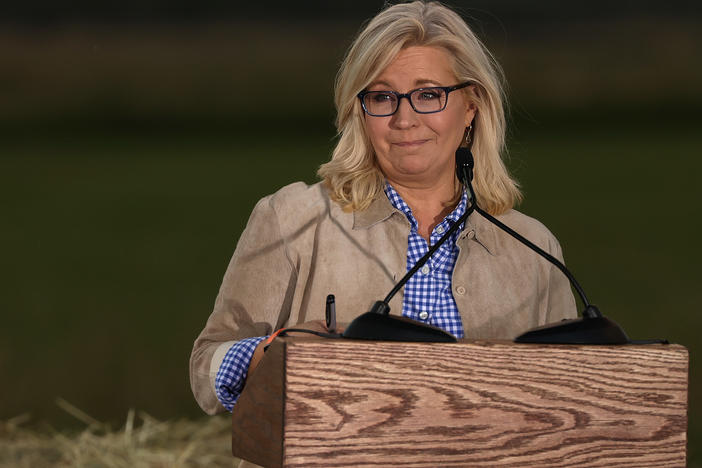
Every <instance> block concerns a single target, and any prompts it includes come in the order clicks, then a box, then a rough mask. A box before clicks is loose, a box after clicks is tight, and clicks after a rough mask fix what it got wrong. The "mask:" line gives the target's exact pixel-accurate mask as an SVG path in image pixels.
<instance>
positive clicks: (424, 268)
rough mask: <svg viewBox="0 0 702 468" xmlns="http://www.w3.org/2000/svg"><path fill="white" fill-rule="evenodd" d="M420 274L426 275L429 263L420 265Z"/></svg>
mask: <svg viewBox="0 0 702 468" xmlns="http://www.w3.org/2000/svg"><path fill="white" fill-rule="evenodd" d="M422 274H423V275H428V274H429V265H424V266H423V267H422Z"/></svg>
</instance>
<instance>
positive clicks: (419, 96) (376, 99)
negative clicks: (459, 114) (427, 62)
mask: <svg viewBox="0 0 702 468" xmlns="http://www.w3.org/2000/svg"><path fill="white" fill-rule="evenodd" d="M409 100H410V104H411V105H412V108H413V109H414V110H415V111H417V112H421V113H431V112H439V111H440V110H443V108H444V106H446V91H445V90H444V89H443V88H423V89H416V90H414V91H412V92H411V93H410V95H409ZM363 104H364V106H365V108H366V110H367V111H368V112H369V113H370V114H373V115H377V116H384V115H392V114H394V113H395V111H396V110H397V107H398V105H399V99H398V97H397V95H395V94H394V93H391V92H389V91H371V92H369V93H367V94H366V95H365V96H364V97H363Z"/></svg>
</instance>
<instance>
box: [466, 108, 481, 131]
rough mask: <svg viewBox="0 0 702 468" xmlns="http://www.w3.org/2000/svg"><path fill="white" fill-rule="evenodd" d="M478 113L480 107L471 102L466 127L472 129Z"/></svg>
mask: <svg viewBox="0 0 702 468" xmlns="http://www.w3.org/2000/svg"><path fill="white" fill-rule="evenodd" d="M476 112H478V107H477V106H476V105H475V103H474V102H470V103H469V104H468V108H467V109H466V119H465V126H466V128H467V127H470V126H471V125H472V124H473V119H474V118H475V113H476Z"/></svg>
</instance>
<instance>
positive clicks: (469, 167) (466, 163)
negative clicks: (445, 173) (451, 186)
mask: <svg viewBox="0 0 702 468" xmlns="http://www.w3.org/2000/svg"><path fill="white" fill-rule="evenodd" d="M472 129H473V125H472V124H471V125H470V126H469V127H468V128H467V129H466V136H465V143H466V145H465V146H463V145H461V146H459V147H458V149H456V177H458V180H459V181H460V182H461V183H463V184H464V185H469V184H470V181H471V180H473V165H474V162H473V153H472V152H471V151H470V143H471V138H470V132H471V130H472Z"/></svg>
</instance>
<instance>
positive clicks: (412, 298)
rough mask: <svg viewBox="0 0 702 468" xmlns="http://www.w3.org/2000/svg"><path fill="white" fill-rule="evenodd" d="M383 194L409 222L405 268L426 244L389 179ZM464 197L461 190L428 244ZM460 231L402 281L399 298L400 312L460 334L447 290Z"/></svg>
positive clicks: (461, 208) (457, 213) (454, 216)
mask: <svg viewBox="0 0 702 468" xmlns="http://www.w3.org/2000/svg"><path fill="white" fill-rule="evenodd" d="M385 194H386V195H387V196H388V199H389V200H390V203H392V206H394V207H395V208H397V209H398V210H400V211H401V212H403V213H404V214H405V216H406V217H407V219H408V220H409V222H410V225H411V230H410V233H409V237H408V240H407V271H409V270H410V269H411V268H412V267H413V266H414V264H415V263H417V261H418V260H419V259H420V258H422V256H423V255H424V254H426V253H427V251H428V250H429V247H430V245H429V244H428V243H427V241H426V240H425V239H424V238H423V237H422V236H420V235H419V233H417V227H418V224H417V220H416V219H414V216H413V215H412V210H411V209H410V207H409V206H408V205H407V203H405V201H404V200H403V199H402V197H400V195H399V194H398V193H397V191H395V189H394V188H393V187H392V185H390V184H389V183H388V184H386V185H385ZM467 202H468V197H467V195H466V192H465V190H464V191H463V196H462V197H461V201H460V202H458V205H457V206H456V208H455V209H454V210H453V211H452V212H451V213H450V214H449V215H448V216H446V217H445V218H444V219H443V221H441V223H439V224H437V225H436V226H435V227H434V230H433V231H432V232H431V236H430V240H431V245H434V244H435V243H437V242H438V241H439V239H441V236H443V235H444V233H445V232H446V231H447V230H448V229H449V228H450V227H451V226H452V225H453V223H455V222H456V221H458V218H460V217H461V216H462V215H463V213H465V211H466V205H467ZM460 233H461V228H459V229H457V230H456V231H455V232H454V233H453V234H452V235H451V238H449V239H448V240H447V241H446V242H444V244H443V245H442V246H441V247H439V250H437V251H436V252H434V255H432V256H431V258H430V259H429V260H427V262H426V263H425V264H424V266H423V267H422V268H420V269H419V271H418V272H417V273H415V274H414V275H413V276H412V277H411V278H410V279H409V281H407V283H406V284H405V297H404V299H403V301H402V315H404V316H405V317H409V318H411V319H413V320H417V321H419V322H424V323H429V324H431V325H434V326H436V327H439V328H442V329H444V330H446V331H447V332H449V333H451V334H452V335H454V336H455V337H456V338H463V324H462V322H461V315H460V314H459V313H458V307H457V306H456V301H455V300H454V299H453V293H452V292H451V276H452V274H453V267H454V266H455V265H456V259H457V258H458V247H456V239H458V235H459V234H460Z"/></svg>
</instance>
